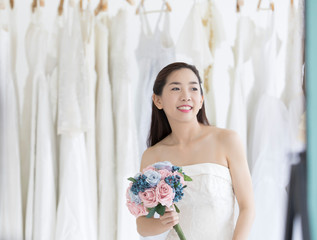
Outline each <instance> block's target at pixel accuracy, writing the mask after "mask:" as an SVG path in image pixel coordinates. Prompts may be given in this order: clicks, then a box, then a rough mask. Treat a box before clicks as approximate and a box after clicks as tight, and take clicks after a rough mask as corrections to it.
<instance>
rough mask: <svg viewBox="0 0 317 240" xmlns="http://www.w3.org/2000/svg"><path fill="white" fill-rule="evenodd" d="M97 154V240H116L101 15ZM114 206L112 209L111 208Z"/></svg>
mask: <svg viewBox="0 0 317 240" xmlns="http://www.w3.org/2000/svg"><path fill="white" fill-rule="evenodd" d="M95 34H96V35H95V46H96V48H95V58H96V72H97V76H98V78H97V94H96V149H97V151H96V153H97V166H98V193H99V194H98V196H99V197H98V203H99V205H98V226H99V229H98V239H99V240H106V239H116V221H115V219H116V214H117V202H116V199H117V198H116V188H115V186H116V168H115V167H116V162H115V157H114V150H115V148H114V147H115V144H114V140H115V139H114V128H113V127H114V125H113V111H112V93H111V85H110V81H109V73H108V51H109V49H108V47H109V18H108V14H107V13H105V12H101V13H99V14H98V16H97V18H96V23H95ZM109 206H111V207H109Z"/></svg>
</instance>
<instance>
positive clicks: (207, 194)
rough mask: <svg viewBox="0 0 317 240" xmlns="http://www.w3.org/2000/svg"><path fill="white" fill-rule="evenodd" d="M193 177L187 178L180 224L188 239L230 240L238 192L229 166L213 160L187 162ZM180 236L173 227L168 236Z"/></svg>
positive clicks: (171, 237)
mask: <svg viewBox="0 0 317 240" xmlns="http://www.w3.org/2000/svg"><path fill="white" fill-rule="evenodd" d="M183 171H184V172H185V173H186V175H188V176H190V177H191V178H192V179H193V181H192V182H186V184H187V188H185V189H184V197H183V199H182V200H181V201H180V202H179V203H177V204H176V205H177V206H178V208H179V209H180V214H179V216H180V226H181V228H182V229H183V232H184V234H185V236H186V239H188V240H197V239H199V240H229V239H230V240H231V239H232V235H233V230H234V204H235V196H234V192H233V188H232V181H231V175H230V171H229V169H228V168H226V167H224V166H221V165H219V164H214V163H200V164H194V165H189V166H184V167H183ZM171 239H178V236H177V234H176V232H175V231H174V230H171V231H170V232H169V234H168V236H167V238H166V240H171Z"/></svg>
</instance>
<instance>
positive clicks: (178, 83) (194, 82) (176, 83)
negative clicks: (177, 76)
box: [168, 81, 198, 85]
mask: <svg viewBox="0 0 317 240" xmlns="http://www.w3.org/2000/svg"><path fill="white" fill-rule="evenodd" d="M172 84H175V85H180V84H181V83H180V82H171V83H169V84H168V85H172ZM189 84H198V82H196V81H193V82H189Z"/></svg>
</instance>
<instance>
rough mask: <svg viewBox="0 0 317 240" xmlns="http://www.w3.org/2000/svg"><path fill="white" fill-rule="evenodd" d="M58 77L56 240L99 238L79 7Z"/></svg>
mask: <svg viewBox="0 0 317 240" xmlns="http://www.w3.org/2000/svg"><path fill="white" fill-rule="evenodd" d="M60 41H61V42H60V49H59V71H58V72H59V75H58V86H59V92H58V128H57V129H58V133H59V134H60V149H59V151H60V152H59V160H60V162H59V198H58V206H57V219H56V238H55V239H56V240H66V239H67V240H70V239H76V240H81V239H82V240H85V239H92V240H96V239H97V224H96V219H95V217H96V216H95V215H94V206H95V203H94V196H91V181H90V180H91V172H90V163H89V160H88V157H87V149H86V142H85V132H86V131H87V129H88V126H89V124H88V104H89V102H88V101H89V92H88V76H87V72H86V68H85V53H84V42H83V39H82V32H81V26H80V18H79V8H78V7H75V6H72V5H71V3H70V5H69V8H68V14H67V19H65V22H64V26H63V29H62V32H61V40H60Z"/></svg>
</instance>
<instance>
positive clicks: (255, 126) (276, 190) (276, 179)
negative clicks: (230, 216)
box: [248, 11, 289, 240]
mask: <svg viewBox="0 0 317 240" xmlns="http://www.w3.org/2000/svg"><path fill="white" fill-rule="evenodd" d="M258 17H259V19H260V17H263V18H264V20H266V26H265V27H264V28H262V27H259V28H258V29H257V32H256V39H255V46H254V49H253V56H252V60H253V66H254V74H255V77H254V85H253V87H252V90H251V93H250V96H249V102H248V104H249V106H248V126H249V128H248V153H249V156H248V158H249V159H248V160H249V164H250V166H251V176H252V182H253V191H254V199H255V208H256V210H255V211H256V217H255V220H254V223H253V226H252V229H251V232H250V237H249V239H251V240H253V239H254V240H255V239H257V240H262V239H263V240H264V239H272V240H278V239H282V238H283V235H284V229H285V226H284V220H285V210H286V205H287V192H286V186H287V183H288V173H289V167H288V166H289V164H288V156H287V153H288V151H287V150H288V140H289V132H288V130H289V126H288V124H289V123H288V119H287V109H286V107H285V105H284V104H283V102H282V101H281V100H280V99H279V96H278V93H277V91H276V90H277V84H278V82H279V81H280V80H279V79H278V78H277V77H276V76H277V74H276V73H277V66H278V64H279V62H278V61H277V53H278V38H277V35H276V28H275V26H276V25H275V16H274V12H271V11H267V12H260V13H259V15H258ZM262 20H263V19H262Z"/></svg>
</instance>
